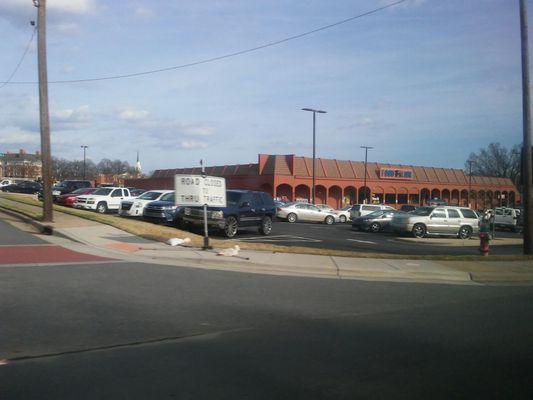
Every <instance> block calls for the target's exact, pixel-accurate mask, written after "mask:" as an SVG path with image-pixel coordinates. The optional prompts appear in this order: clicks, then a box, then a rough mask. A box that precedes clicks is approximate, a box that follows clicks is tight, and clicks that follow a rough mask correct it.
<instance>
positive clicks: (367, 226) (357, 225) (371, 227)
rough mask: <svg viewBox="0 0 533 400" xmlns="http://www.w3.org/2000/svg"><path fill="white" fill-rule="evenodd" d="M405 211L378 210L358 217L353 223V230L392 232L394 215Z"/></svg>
mask: <svg viewBox="0 0 533 400" xmlns="http://www.w3.org/2000/svg"><path fill="white" fill-rule="evenodd" d="M401 212H403V211H398V210H392V211H391V210H378V211H374V212H372V213H370V214H367V215H364V216H362V217H357V218H356V219H354V220H353V222H352V229H357V230H359V231H370V232H374V233H376V232H380V231H385V230H390V228H391V224H390V223H391V221H392V218H393V216H394V215H396V214H397V213H401Z"/></svg>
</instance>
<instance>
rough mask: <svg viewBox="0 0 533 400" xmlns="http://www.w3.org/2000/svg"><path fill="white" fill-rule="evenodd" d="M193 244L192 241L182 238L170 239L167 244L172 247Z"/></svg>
mask: <svg viewBox="0 0 533 400" xmlns="http://www.w3.org/2000/svg"><path fill="white" fill-rule="evenodd" d="M189 243H191V239H189V238H188V237H186V238H185V239H180V238H170V239H168V240H167V244H168V245H170V246H183V245H187V244H189Z"/></svg>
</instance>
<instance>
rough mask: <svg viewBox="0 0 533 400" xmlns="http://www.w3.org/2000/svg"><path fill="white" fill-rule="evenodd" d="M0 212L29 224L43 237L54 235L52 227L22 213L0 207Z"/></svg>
mask: <svg viewBox="0 0 533 400" xmlns="http://www.w3.org/2000/svg"><path fill="white" fill-rule="evenodd" d="M0 210H2V212H3V213H5V214H8V215H10V216H12V217H14V218H18V219H20V220H21V221H23V222H25V223H27V224H30V225H31V226H33V227H34V228H37V229H38V230H39V232H41V233H43V234H45V235H53V234H54V227H53V226H51V225H47V224H45V223H43V222H40V221H36V220H34V219H33V218H31V217H28V216H27V215H24V214H22V213H19V212H16V211H13V210H10V209H9V208H4V207H2V206H0Z"/></svg>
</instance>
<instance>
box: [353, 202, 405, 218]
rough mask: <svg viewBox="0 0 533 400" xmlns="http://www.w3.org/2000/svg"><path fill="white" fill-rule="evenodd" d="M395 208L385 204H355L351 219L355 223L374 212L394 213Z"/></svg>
mask: <svg viewBox="0 0 533 400" xmlns="http://www.w3.org/2000/svg"><path fill="white" fill-rule="evenodd" d="M393 210H395V208H394V207H390V206H385V205H383V204H354V205H353V206H352V208H351V209H350V219H351V220H352V221H353V220H354V219H356V218H357V217H362V216H363V215H368V214H370V213H373V212H374V211H393Z"/></svg>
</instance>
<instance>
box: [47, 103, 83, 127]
mask: <svg viewBox="0 0 533 400" xmlns="http://www.w3.org/2000/svg"><path fill="white" fill-rule="evenodd" d="M50 119H51V125H52V128H53V129H54V130H76V129H80V128H85V127H87V126H89V124H90V121H91V111H90V109H89V106H88V105H83V106H79V107H78V108H66V109H62V110H51V112H50Z"/></svg>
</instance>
